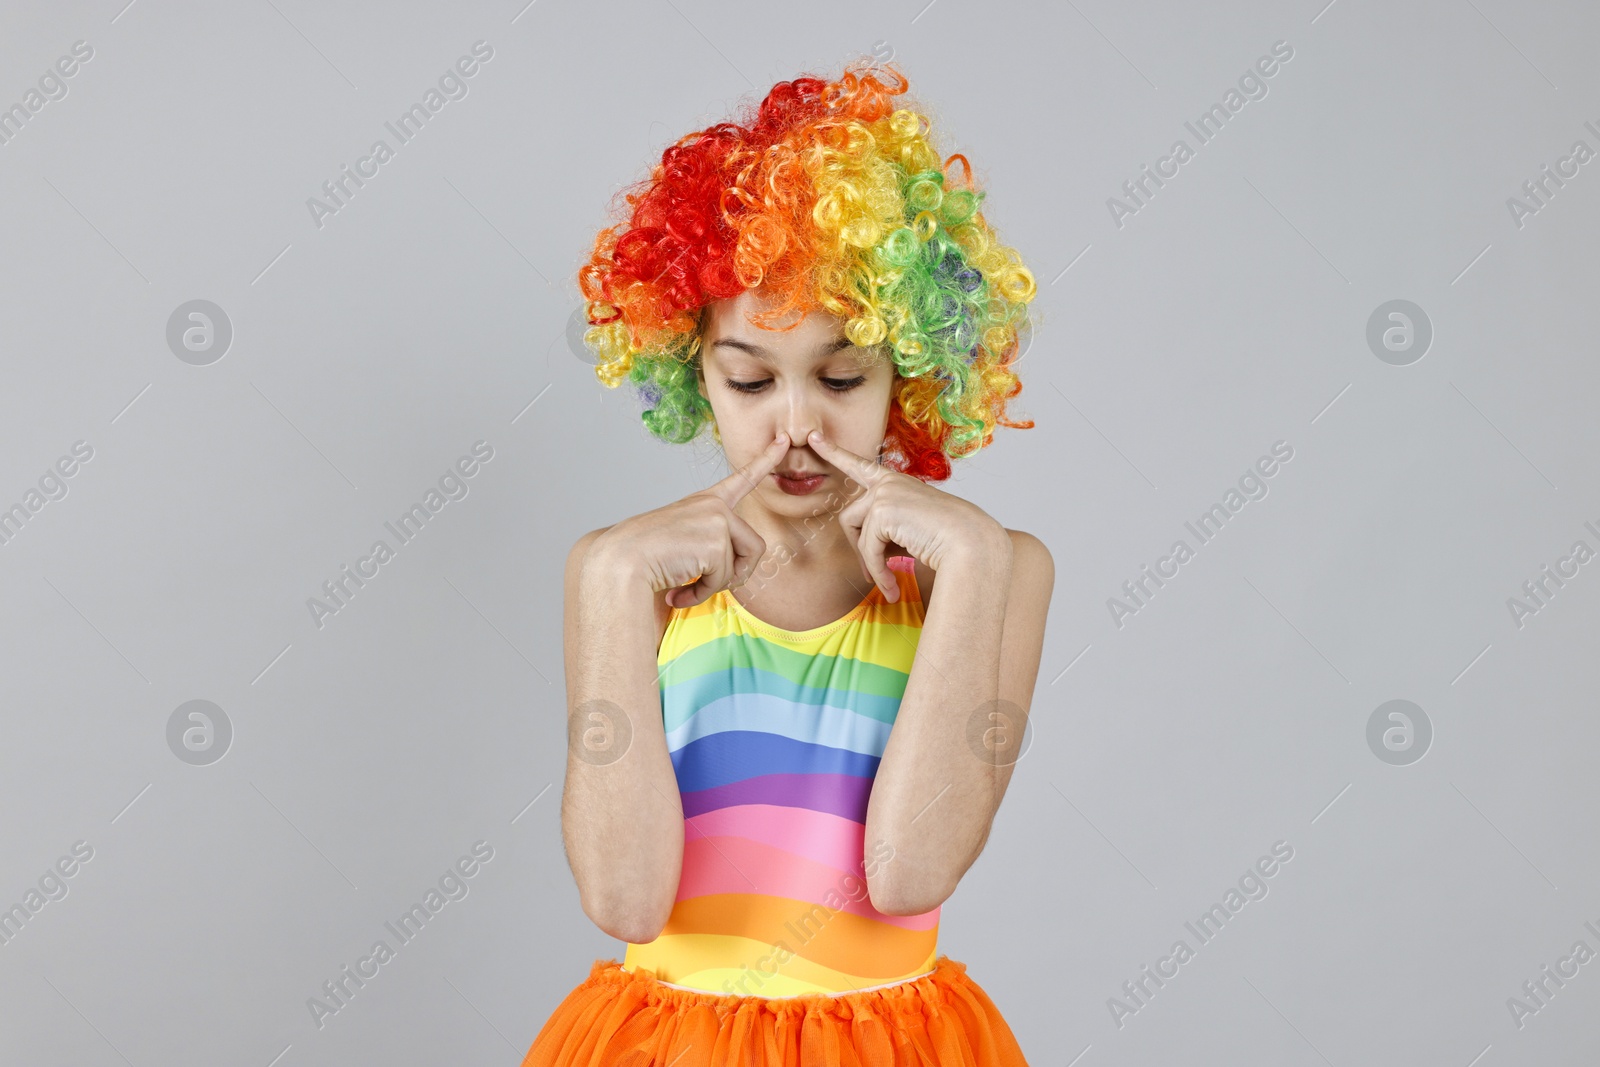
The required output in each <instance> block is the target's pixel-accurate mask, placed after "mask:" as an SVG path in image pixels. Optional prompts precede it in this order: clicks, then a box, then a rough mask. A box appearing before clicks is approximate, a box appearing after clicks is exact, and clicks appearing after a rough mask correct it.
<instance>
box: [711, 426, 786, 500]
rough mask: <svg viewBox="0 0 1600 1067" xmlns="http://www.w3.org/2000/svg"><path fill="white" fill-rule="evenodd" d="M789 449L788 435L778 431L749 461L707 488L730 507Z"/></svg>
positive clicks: (774, 465) (771, 468)
mask: <svg viewBox="0 0 1600 1067" xmlns="http://www.w3.org/2000/svg"><path fill="white" fill-rule="evenodd" d="M788 451H789V435H788V434H786V433H784V432H782V431H779V433H778V436H777V437H774V438H773V439H772V443H771V444H769V445H767V447H766V448H764V449H762V451H761V453H760V454H759V455H757V456H756V458H755V459H752V460H751V461H750V462H749V463H746V464H745V465H744V466H742V467H740V468H739V469H738V470H736V471H734V472H733V473H732V474H730V475H728V476H727V477H726V478H724V479H722V481H720V482H717V483H716V484H715V485H713V486H712V487H711V488H710V489H709V490H707V491H708V492H710V493H713V494H715V495H716V496H717V497H719V498H720V499H721V500H722V502H723V503H724V504H726V505H728V506H729V507H730V508H731V507H733V506H734V505H735V504H737V503H738V502H739V501H741V500H743V499H744V496H745V494H746V493H748V492H750V490H752V489H754V488H755V487H756V486H758V485H760V484H761V481H762V479H764V478H765V477H766V476H767V475H769V474H771V473H772V471H773V469H774V468H776V467H777V466H778V462H779V461H780V460H782V459H783V457H784V456H785V455H787V454H788Z"/></svg>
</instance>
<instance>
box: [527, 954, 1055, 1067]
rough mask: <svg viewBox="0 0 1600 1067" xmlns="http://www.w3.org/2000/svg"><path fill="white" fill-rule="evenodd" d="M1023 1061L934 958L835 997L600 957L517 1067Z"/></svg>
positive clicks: (974, 990)
mask: <svg viewBox="0 0 1600 1067" xmlns="http://www.w3.org/2000/svg"><path fill="white" fill-rule="evenodd" d="M934 1065H937V1067H1027V1060H1025V1059H1023V1056H1022V1049H1021V1048H1020V1047H1019V1046H1018V1045H1017V1039H1016V1038H1015V1037H1014V1036H1013V1035H1012V1033H1011V1028H1010V1027H1009V1026H1007V1025H1006V1021H1005V1019H1003V1018H1001V1016H1000V1011H999V1009H998V1008H996V1007H995V1005H994V1002H993V1001H991V1000H990V999H989V996H988V994H986V993H985V992H984V991H983V990H982V989H981V988H979V986H978V984H977V983H976V982H974V981H973V980H972V979H971V978H970V977H968V976H967V968H966V964H964V963H961V962H959V961H956V960H952V959H950V958H949V957H948V956H939V957H938V958H937V959H936V960H935V961H934V967H933V970H932V971H931V972H929V973H928V974H925V975H922V976H920V977H918V978H913V979H910V980H908V981H904V982H897V983H895V984H893V985H889V986H883V987H880V988H876V989H869V990H857V991H854V992H850V993H840V994H834V995H828V994H820V993H808V994H804V995H801V996H797V997H760V996H739V995H737V994H733V995H727V994H721V993H703V992H700V991H698V990H692V989H685V988H682V987H681V986H674V985H670V984H667V983H664V982H661V981H658V980H657V979H656V977H655V975H654V973H653V972H651V971H649V970H647V969H640V970H637V971H625V970H623V969H622V965H621V963H619V962H618V961H617V960H614V959H606V960H596V961H595V963H594V966H593V967H592V968H591V969H590V972H589V977H588V978H587V979H585V980H584V981H583V982H581V983H579V985H578V986H577V988H575V989H573V990H572V992H570V993H568V994H567V996H566V997H565V998H564V999H563V1000H562V1001H561V1003H560V1004H559V1005H557V1007H556V1010H555V1012H554V1013H553V1014H552V1015H551V1016H550V1018H549V1020H548V1021H547V1022H546V1023H545V1024H544V1027H543V1028H542V1029H541V1030H540V1031H539V1036H538V1037H536V1038H534V1041H533V1047H532V1048H530V1049H529V1050H528V1054H527V1056H526V1057H524V1059H523V1061H522V1067H934Z"/></svg>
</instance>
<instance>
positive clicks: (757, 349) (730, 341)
mask: <svg viewBox="0 0 1600 1067" xmlns="http://www.w3.org/2000/svg"><path fill="white" fill-rule="evenodd" d="M723 346H726V347H728V348H737V349H738V350H739V351H741V352H744V353H747V354H749V355H752V356H754V357H755V358H757V359H759V360H763V361H765V362H768V363H770V362H771V358H770V357H771V353H770V352H768V351H767V350H766V349H765V348H762V347H761V346H760V345H758V344H753V343H752V342H750V341H740V340H736V339H734V338H732V337H719V338H717V339H716V340H715V341H713V342H711V347H712V348H720V347H723ZM850 347H852V345H851V341H850V338H848V337H841V338H839V339H838V340H836V341H830V342H828V343H827V344H824V345H823V346H822V347H821V348H819V349H817V354H816V356H815V357H814V358H817V359H821V358H822V357H823V356H831V355H832V354H833V353H835V352H837V351H839V350H840V349H841V348H850Z"/></svg>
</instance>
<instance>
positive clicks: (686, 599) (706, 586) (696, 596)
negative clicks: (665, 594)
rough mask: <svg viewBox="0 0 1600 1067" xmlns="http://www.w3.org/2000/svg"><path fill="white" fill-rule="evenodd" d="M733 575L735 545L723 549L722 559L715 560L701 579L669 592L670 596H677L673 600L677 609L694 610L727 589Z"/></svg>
mask: <svg viewBox="0 0 1600 1067" xmlns="http://www.w3.org/2000/svg"><path fill="white" fill-rule="evenodd" d="M732 575H733V544H732V542H729V544H728V545H727V546H726V547H725V548H724V549H723V551H722V554H721V556H720V558H718V559H717V560H715V561H714V562H713V563H712V565H711V566H710V567H709V568H707V569H706V570H705V571H704V572H703V573H702V574H701V575H700V577H698V578H696V579H695V580H694V581H693V582H691V583H689V584H688V585H680V586H679V587H678V588H676V589H673V590H669V595H672V594H676V595H675V596H674V597H673V600H672V606H673V607H675V608H692V607H694V606H695V605H696V604H699V603H700V602H701V601H704V600H706V599H708V598H709V597H711V596H712V595H713V594H714V593H716V592H717V591H718V590H720V589H726V588H727V586H728V580H729V578H731V577H732Z"/></svg>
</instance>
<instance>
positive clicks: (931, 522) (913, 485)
mask: <svg viewBox="0 0 1600 1067" xmlns="http://www.w3.org/2000/svg"><path fill="white" fill-rule="evenodd" d="M806 443H807V444H809V445H810V446H811V447H812V448H813V449H814V450H815V451H816V453H817V455H819V456H821V457H822V458H823V459H824V460H825V461H827V462H828V463H829V464H831V465H832V466H834V467H836V468H837V469H838V470H840V471H841V472H843V474H844V475H845V477H847V478H848V479H850V480H851V481H853V482H855V483H857V484H858V485H859V486H861V487H863V488H864V489H865V491H864V492H862V493H860V494H859V495H857V496H856V497H855V499H854V500H852V501H851V502H850V503H849V504H847V505H846V506H845V507H844V508H843V509H842V510H841V511H840V512H839V526H840V528H841V529H842V530H844V532H845V536H846V537H848V538H849V539H850V541H851V544H852V545H853V546H854V547H855V550H856V554H857V555H859V556H860V557H861V572H862V574H863V575H865V576H866V578H867V580H868V581H870V582H874V583H876V584H877V586H878V588H879V589H881V590H882V591H883V598H884V599H885V600H887V601H888V602H889V603H891V604H892V603H894V602H895V601H896V600H898V599H899V598H900V584H899V582H897V581H896V580H895V576H894V572H893V571H891V570H890V569H889V566H888V564H887V563H886V562H885V560H886V559H887V558H888V557H889V556H911V557H913V558H915V559H918V560H921V561H922V562H923V563H926V564H927V565H928V566H929V567H932V568H933V569H934V570H936V571H937V570H940V569H941V568H942V567H943V565H944V564H945V563H946V562H948V561H949V560H950V559H952V558H954V557H956V556H959V555H962V554H964V553H967V552H969V551H970V552H971V553H974V554H978V555H980V556H986V555H990V554H994V553H998V552H1007V551H1009V550H1010V547H1011V538H1010V535H1009V534H1007V533H1006V531H1005V527H1003V526H1001V525H1000V524H999V523H998V522H996V521H995V520H994V519H992V518H991V517H990V516H989V514H988V513H987V512H985V511H984V510H983V509H982V508H980V507H978V506H977V505H976V504H973V503H971V502H969V501H966V500H963V499H961V498H960V497H958V496H953V495H952V494H950V493H946V492H944V491H943V490H940V489H935V488H934V487H933V486H931V485H928V484H927V483H926V482H923V481H922V480H920V479H918V478H913V477H911V476H910V475H909V474H901V473H900V472H899V471H895V470H890V469H889V468H888V467H885V466H882V465H881V464H879V463H877V462H874V461H873V460H870V459H865V458H863V457H861V456H858V455H856V454H855V453H854V452H851V451H849V450H848V449H845V448H840V447H839V446H838V445H836V444H834V443H833V442H831V441H829V440H827V439H825V438H824V437H823V436H822V431H820V430H812V431H811V435H810V436H809V437H808V438H806Z"/></svg>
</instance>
